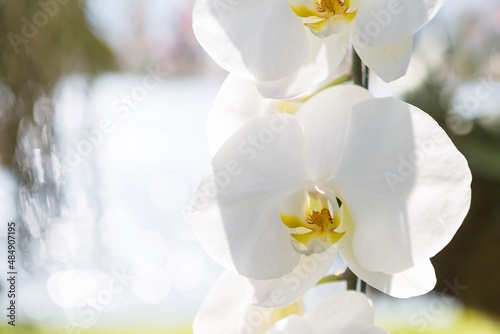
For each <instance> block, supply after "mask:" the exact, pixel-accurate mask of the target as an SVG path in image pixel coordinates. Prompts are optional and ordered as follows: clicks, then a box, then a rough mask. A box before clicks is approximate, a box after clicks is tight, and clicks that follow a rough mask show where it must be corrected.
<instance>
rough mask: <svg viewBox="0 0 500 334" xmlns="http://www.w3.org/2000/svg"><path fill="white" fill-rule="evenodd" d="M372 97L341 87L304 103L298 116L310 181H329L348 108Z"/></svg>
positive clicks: (352, 86) (363, 90) (351, 87)
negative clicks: (327, 179)
mask: <svg viewBox="0 0 500 334" xmlns="http://www.w3.org/2000/svg"><path fill="white" fill-rule="evenodd" d="M370 98H373V96H372V95H371V94H370V92H368V91H367V90H366V89H364V88H361V87H359V86H354V85H342V86H336V87H332V88H329V89H326V90H324V91H322V92H320V93H319V94H317V95H315V96H314V97H312V98H311V99H310V100H309V101H307V102H306V103H304V104H303V105H302V107H301V108H300V110H299V112H298V113H297V118H298V119H299V121H300V123H301V125H302V127H303V128H304V136H305V147H304V150H305V151H304V152H305V157H306V162H307V165H308V167H309V173H310V175H311V178H312V179H313V180H319V179H325V178H328V177H329V176H330V175H331V174H332V173H333V171H334V170H335V168H336V166H337V163H338V161H339V158H340V154H341V152H342V148H343V145H344V137H345V133H346V129H347V124H348V122H349V116H350V112H351V109H352V107H353V106H354V105H356V104H357V103H359V102H361V101H364V100H366V99H370Z"/></svg>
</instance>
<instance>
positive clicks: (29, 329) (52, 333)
mask: <svg viewBox="0 0 500 334" xmlns="http://www.w3.org/2000/svg"><path fill="white" fill-rule="evenodd" d="M69 328H71V327H69ZM9 330H12V327H11V326H8V327H7V326H0V333H10V332H9ZM14 332H15V333H22V334H62V333H64V332H61V330H60V329H59V330H57V329H55V328H43V329H42V328H39V327H36V326H34V325H29V324H21V325H16V327H15V329H14ZM67 333H81V334H144V333H148V334H192V333H193V331H192V330H191V328H190V327H189V326H187V327H169V328H156V329H155V328H148V327H145V328H143V329H140V330H134V329H128V330H127V329H124V330H93V329H89V330H86V329H79V330H77V331H75V329H74V328H72V329H71V330H70V331H67Z"/></svg>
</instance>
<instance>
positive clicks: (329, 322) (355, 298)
mask: <svg viewBox="0 0 500 334" xmlns="http://www.w3.org/2000/svg"><path fill="white" fill-rule="evenodd" d="M304 319H305V320H306V321H307V322H308V323H309V324H310V325H311V327H312V328H313V333H314V334H331V333H337V330H338V329H340V328H342V327H343V326H345V325H346V324H349V323H351V322H363V323H367V324H372V323H373V308H372V304H371V302H370V300H369V299H368V298H367V297H366V295H364V294H362V293H359V292H355V291H346V292H341V293H336V294H334V295H331V296H329V297H327V298H326V299H324V300H322V301H321V302H319V303H318V304H316V305H314V307H313V308H311V309H310V310H309V311H307V312H306V314H305V315H304Z"/></svg>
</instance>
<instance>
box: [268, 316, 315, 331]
mask: <svg viewBox="0 0 500 334" xmlns="http://www.w3.org/2000/svg"><path fill="white" fill-rule="evenodd" d="M312 333H315V332H312V331H311V327H310V326H309V324H308V323H307V321H305V320H304V319H303V318H302V317H300V316H298V315H290V316H288V317H286V318H284V319H281V320H280V321H278V322H277V323H276V324H275V325H274V326H273V327H272V328H271V329H269V330H268V331H266V332H265V333H264V334H312Z"/></svg>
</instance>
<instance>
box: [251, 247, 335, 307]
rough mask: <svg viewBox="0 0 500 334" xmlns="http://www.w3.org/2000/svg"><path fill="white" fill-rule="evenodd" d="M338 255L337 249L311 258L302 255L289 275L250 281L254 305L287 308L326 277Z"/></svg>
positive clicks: (333, 248)
mask: <svg viewBox="0 0 500 334" xmlns="http://www.w3.org/2000/svg"><path fill="white" fill-rule="evenodd" d="M336 255H337V249H336V247H330V248H329V249H328V250H327V251H325V252H323V253H320V254H313V255H311V256H305V255H302V256H301V258H300V262H299V264H298V265H297V267H296V268H295V269H294V270H293V271H292V272H291V273H289V274H287V275H285V276H283V277H280V278H277V279H273V280H253V279H250V280H248V287H249V288H250V291H251V295H252V296H253V299H252V304H254V305H256V306H262V307H285V306H287V305H289V304H291V303H293V302H294V301H296V300H298V299H299V298H300V297H302V296H303V295H304V294H305V293H306V292H307V291H308V290H309V289H310V288H312V287H314V285H316V283H318V282H319V280H321V279H322V278H323V276H325V275H326V273H327V272H328V270H329V269H330V267H331V266H332V264H333V261H334V260H335V257H336Z"/></svg>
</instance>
